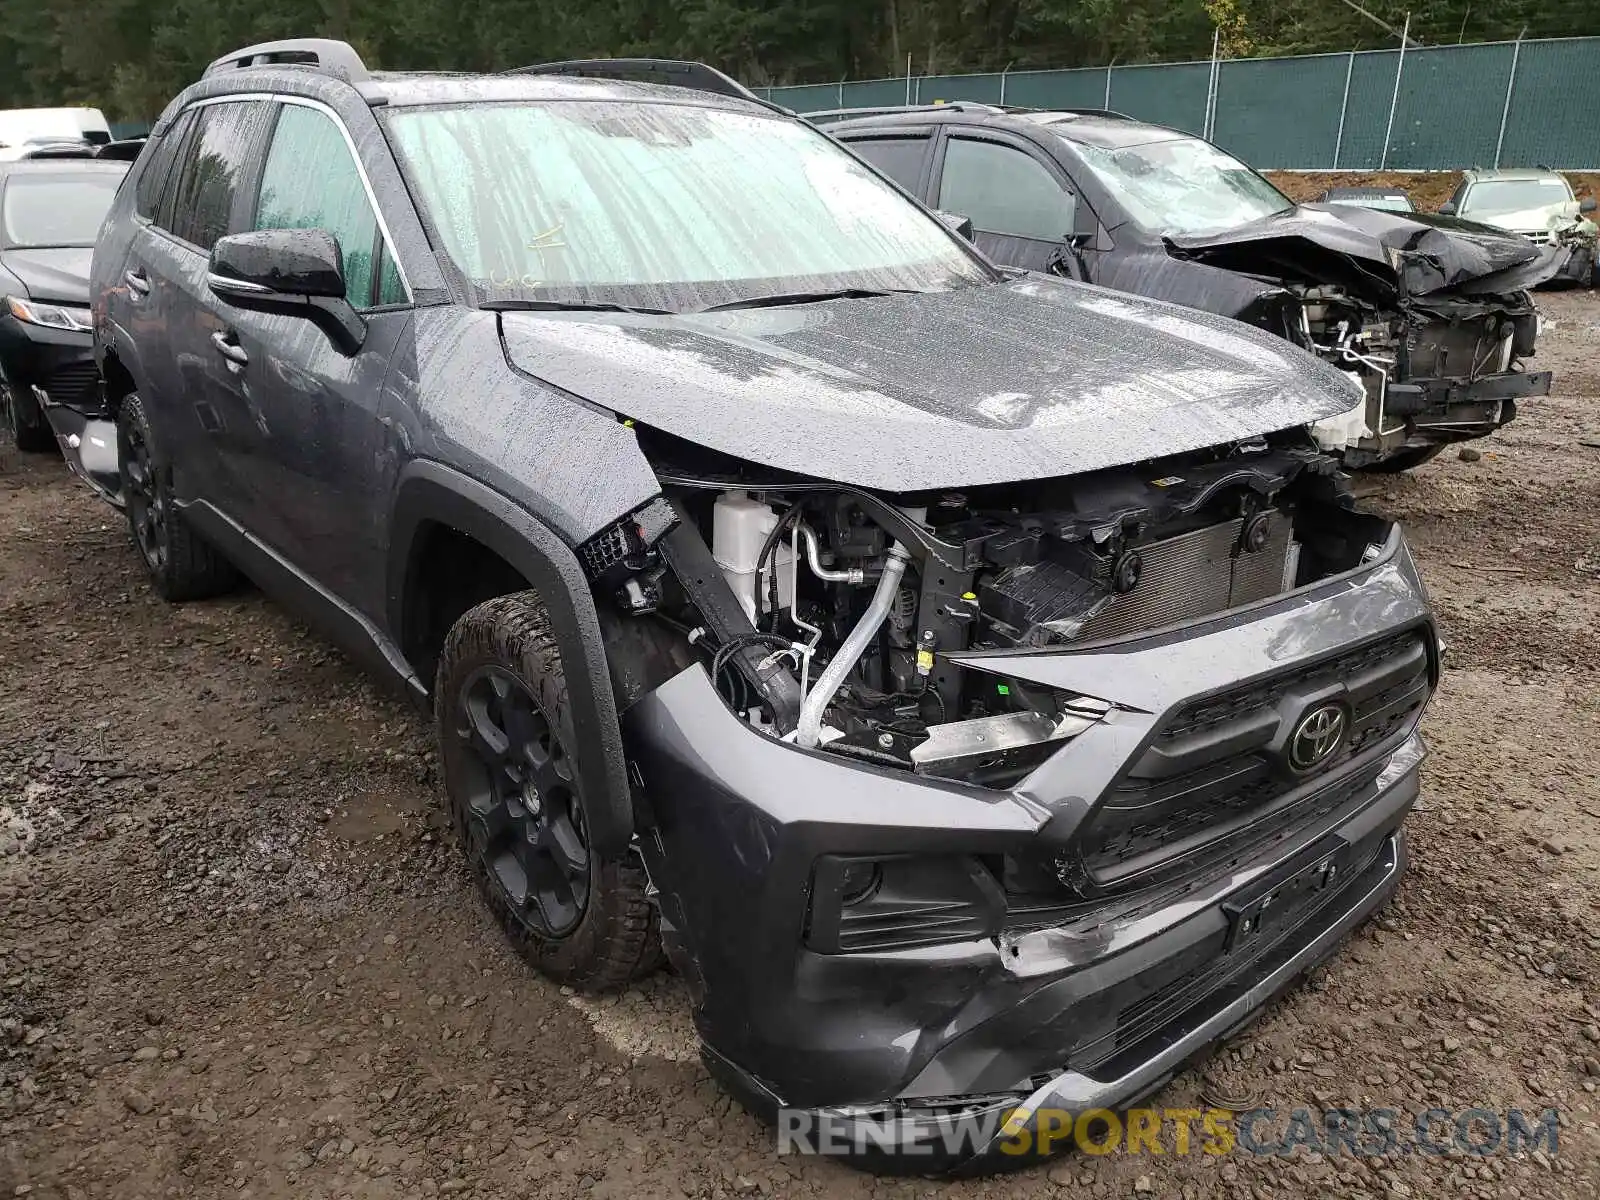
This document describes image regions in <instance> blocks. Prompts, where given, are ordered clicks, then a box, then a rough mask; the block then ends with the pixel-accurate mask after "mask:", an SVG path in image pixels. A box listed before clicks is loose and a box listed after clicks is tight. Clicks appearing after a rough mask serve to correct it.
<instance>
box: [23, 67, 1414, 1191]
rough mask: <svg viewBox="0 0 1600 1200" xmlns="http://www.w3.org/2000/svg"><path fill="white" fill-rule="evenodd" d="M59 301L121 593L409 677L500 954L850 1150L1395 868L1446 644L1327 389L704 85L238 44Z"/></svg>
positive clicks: (1119, 1047)
mask: <svg viewBox="0 0 1600 1200" xmlns="http://www.w3.org/2000/svg"><path fill="white" fill-rule="evenodd" d="M640 76H647V77H651V78H653V79H655V80H656V82H648V81H640V79H639V78H638V77H640ZM93 305H94V318H93V319H94V325H95V333H96V339H97V352H98V356H99V362H100V366H101V370H102V373H103V378H104V385H105V386H104V393H103V398H102V400H101V401H100V402H99V403H96V404H81V405H80V406H78V407H71V406H68V405H59V406H56V407H54V408H53V409H52V411H51V417H52V419H53V421H54V422H55V423H56V428H57V432H58V434H59V435H60V438H61V440H62V441H63V443H64V444H65V445H66V446H67V448H68V453H69V457H70V458H71V460H72V463H73V465H74V467H75V468H76V469H77V470H78V471H80V473H82V474H83V475H84V476H85V478H86V479H88V480H89V481H90V482H91V483H93V484H95V485H96V486H97V487H99V488H100V490H101V491H102V492H103V493H104V494H105V496H106V497H107V498H108V499H110V500H112V501H113V502H115V503H119V504H122V505H125V506H126V509H127V515H128V518H129V521H130V524H131V526H132V529H133V532H134V535H135V540H136V541H137V544H138V548H139V551H140V552H141V554H142V556H143V559H144V562H145V564H146V565H147V567H148V569H149V574H150V576H151V578H152V580H153V581H154V585H155V587H156V589H157V590H158V591H160V592H161V593H162V594H163V595H164V596H166V597H168V598H169V599H172V600H184V599H191V598H195V597H201V596H205V595H209V594H212V593H215V592H218V591H220V590H221V589H224V588H226V587H227V586H229V585H230V583H231V582H232V581H233V580H234V579H235V577H236V572H242V573H243V574H245V575H247V576H249V577H250V578H252V579H253V580H255V581H256V582H257V583H258V584H259V585H260V586H261V587H262V588H264V589H266V590H267V591H268V592H270V593H272V594H273V595H275V596H276V597H278V598H279V599H280V600H281V601H282V602H283V603H284V604H286V605H287V606H289V607H291V608H292V609H293V610H294V611H295V612H297V613H299V614H302V615H303V616H304V617H305V618H306V619H307V620H309V621H312V622H314V623H316V624H317V625H319V626H320V627H321V628H322V629H323V630H325V631H326V633H327V635H328V636H329V637H330V638H331V639H333V640H335V641H336V642H337V643H338V644H340V645H341V646H342V647H344V648H345V649H346V650H347V651H348V652H349V653H350V654H352V655H353V656H355V657H357V658H359V659H360V660H362V661H364V662H366V663H368V664H370V665H371V666H372V667H373V668H374V669H375V670H377V671H378V672H380V673H383V674H385V675H387V676H390V677H392V678H394V679H396V680H398V681H400V682H401V683H402V684H403V685H404V686H405V687H407V688H408V689H409V690H410V691H411V692H412V693H413V694H414V695H415V696H416V697H417V698H418V699H419V700H420V701H422V702H424V703H427V704H430V705H431V707H432V711H433V712H434V714H435V719H436V722H437V732H438V737H439V743H440V752H441V774H442V776H443V784H444V790H445V792H446V795H447V799H448V803H449V806H450V809H451V811H452V812H453V814H454V817H455V821H456V823H457V825H458V827H459V831H460V836H461V840H462V844H463V846H464V848H465V852H466V856H467V859H468V861H469V863H470V866H471V870H472V871H473V873H474V874H475V876H476V878H477V880H478V882H479V884H480V885H481V887H482V890H483V892H484V894H485V896H486V897H487V900H488V903H489V905H490V906H491V907H492V909H493V911H494V912H495V914H496V916H497V917H498V919H499V920H500V921H501V922H502V923H503V925H504V927H505V929H506V931H507V932H508V933H509V935H510V936H511V938H512V940H513V941H514V942H515V944H516V945H517V947H518V949H519V950H520V951H521V952H522V953H523V954H524V955H525V956H526V958H527V959H528V961H529V962H530V963H532V964H533V966H534V967H535V968H537V969H538V970H539V971H541V972H543V973H545V974H546V975H548V976H550V977H551V978H554V979H557V980H560V981H563V982H565V983H568V984H571V985H574V986H577V987H582V988H610V987H617V986H620V985H622V984H625V983H626V982H627V981H628V980H629V979H631V978H633V977H636V976H637V975H639V974H641V973H643V972H646V971H649V970H652V969H655V968H656V967H657V966H658V965H659V961H660V959H661V957H662V956H663V955H665V957H666V958H669V959H670V960H671V962H672V963H673V965H674V967H675V968H676V970H677V971H678V972H679V973H680V974H681V975H682V976H683V978H684V980H685V981H686V983H687V988H688V992H689V994H690V995H691V997H692V1003H693V1006H694V1016H695V1021H696V1024H697V1028H698V1030H699V1033H700V1036H701V1039H702V1042H703V1046H704V1057H705V1061H706V1063H707V1065H708V1067H709V1068H710V1070H711V1071H712V1072H713V1073H714V1074H715V1076H716V1077H717V1078H718V1079H720V1080H721V1081H723V1083H724V1084H725V1085H726V1086H727V1087H728V1088H729V1089H731V1090H732V1091H733V1092H734V1093H735V1094H736V1095H737V1096H738V1097H739V1098H740V1099H741V1100H742V1101H743V1102H745V1103H746V1104H747V1105H748V1106H750V1107H751V1108H752V1109H753V1110H755V1111H756V1112H758V1113H760V1114H763V1115H765V1116H768V1117H769V1118H770V1117H774V1116H776V1115H777V1113H778V1110H780V1109H786V1110H788V1112H787V1114H786V1115H787V1116H792V1115H793V1114H795V1113H799V1114H802V1115H808V1114H809V1115H819V1114H826V1115H827V1117H828V1119H829V1120H830V1121H833V1122H836V1123H843V1125H844V1126H845V1127H848V1128H852V1129H860V1130H869V1131H875V1132H874V1133H873V1134H872V1136H871V1137H868V1138H866V1139H864V1140H865V1142H866V1143H870V1149H871V1151H872V1156H871V1157H870V1158H869V1159H868V1160H865V1161H867V1162H869V1163H870V1164H871V1165H877V1166H884V1167H894V1166H904V1165H906V1164H910V1165H911V1166H912V1167H914V1168H915V1169H917V1170H937V1169H955V1168H971V1169H981V1167H983V1166H984V1165H985V1164H987V1163H989V1162H991V1161H993V1160H994V1159H993V1156H995V1155H996V1154H997V1152H998V1148H999V1145H1000V1140H1001V1137H1002V1135H1003V1134H1005V1133H1006V1132H1007V1131H1009V1133H1010V1135H1012V1136H1014V1135H1015V1133H1016V1131H1017V1129H1018V1128H1022V1127H1025V1126H1026V1123H1027V1121H1029V1120H1031V1119H1033V1118H1031V1117H1029V1116H1027V1115H1026V1114H1027V1113H1033V1112H1038V1111H1040V1110H1043V1109H1050V1108H1056V1109H1069V1110H1081V1109H1086V1108H1093V1107H1106V1106H1114V1105H1117V1104H1121V1103H1123V1102H1127V1101H1131V1100H1134V1099H1135V1098H1137V1097H1140V1096H1143V1095H1145V1094H1148V1093H1149V1092H1151V1091H1153V1090H1154V1089H1156V1088H1159V1087H1160V1086H1161V1085H1162V1084H1163V1083H1164V1082H1165V1081H1166V1080H1167V1079H1168V1078H1170V1077H1171V1076H1172V1075H1173V1074H1174V1073H1175V1072H1176V1071H1178V1070H1179V1069H1180V1067H1181V1066H1182V1065H1183V1064H1184V1063H1185V1062H1187V1061H1189V1060H1190V1059H1191V1058H1193V1057H1194V1056H1196V1055H1198V1054H1200V1053H1202V1052H1203V1051H1205V1050H1206V1049H1207V1048H1208V1047H1210V1046H1212V1045H1213V1044H1215V1043H1216V1042H1217V1041H1219V1040H1220V1039H1222V1038H1225V1037H1227V1036H1228V1035H1229V1034H1231V1033H1232V1032H1234V1031H1235V1030H1237V1029H1239V1028H1240V1027H1241V1026H1243V1025H1244V1024H1245V1023H1246V1022H1248V1021H1249V1020H1251V1019H1252V1017H1254V1016H1255V1015H1256V1014H1257V1013H1258V1012H1259V1011H1260V1009H1261V1008H1262V1006H1263V1005H1264V1004H1266V1003H1267V1002H1268V1000H1269V999H1270V998H1271V997H1272V996H1274V995H1275V994H1277V993H1278V992H1279V991H1281V990H1282V989H1284V988H1285V987H1287V986H1288V985H1289V984H1290V983H1291V982H1292V981H1293V980H1295V979H1296V978H1297V977H1298V976H1299V975H1301V974H1302V973H1304V972H1305V971H1306V970H1308V969H1309V968H1311V967H1312V966H1313V965H1315V964H1317V963H1320V962H1322V961H1323V960H1324V959H1326V958H1327V957H1328V956H1329V955H1330V954H1331V953H1333V951H1334V949H1335V947H1336V946H1337V945H1338V943H1339V942H1340V940H1341V939H1342V938H1343V937H1344V936H1345V935H1346V934H1348V933H1349V932H1350V931H1351V930H1352V929H1354V928H1355V927H1356V926H1357V925H1358V924H1360V923H1361V922H1362V921H1363V920H1364V919H1365V918H1366V917H1368V916H1369V915H1370V914H1371V913H1372V912H1373V911H1374V910H1375V909H1377V908H1378V907H1379V906H1380V905H1381V904H1383V903H1384V901H1385V900H1386V898H1387V897H1388V896H1389V895H1390V893H1391V892H1392V891H1393V889H1394V888H1395V886H1396V883H1397V881H1398V879H1399V877H1400V874H1401V872H1402V871H1403V869H1404V865H1405V849H1404V844H1405V843H1404V837H1403V834H1402V831H1401V822H1402V818H1403V817H1404V816H1405V814H1406V812H1407V810H1408V809H1409V808H1410V806H1411V804H1412V802H1413V801H1414V800H1415V798H1416V796H1417V787H1418V771H1419V766H1420V763H1421V761H1422V758H1423V753H1424V751H1423V746H1422V742H1421V740H1420V738H1419V735H1418V732H1417V724H1418V720H1419V718H1420V716H1421V714H1422V710H1423V708H1424V706H1425V704H1426V703H1427V701H1428V698H1429V696H1430V694H1431V691H1432V688H1433V686H1434V683H1435V680H1436V677H1437V674H1438V666H1439V663H1438V644H1437V640H1436V637H1435V630H1434V625H1433V621H1432V618H1431V615H1430V611H1429V607H1428V602H1427V598H1426V595H1425V593H1424V590H1423V587H1422V584H1421V582H1420V581H1419V579H1418V576H1417V572H1416V570H1415V568H1414V566H1413V564H1412V560H1411V557H1410V555H1409V554H1408V552H1407V550H1406V547H1405V544H1404V542H1403V540H1402V538H1401V535H1400V533H1399V531H1398V530H1397V529H1396V528H1395V527H1394V526H1393V525H1391V524H1389V523H1388V522H1386V521H1383V520H1380V519H1378V518H1376V517H1373V516H1367V515H1362V514H1361V513H1359V512H1357V511H1356V510H1355V508H1354V506H1353V504H1352V502H1351V499H1350V496H1349V493H1348V492H1347V490H1346V488H1345V485H1344V483H1343V482H1342V478H1341V476H1340V475H1339V473H1338V472H1337V470H1336V469H1335V463H1334V462H1333V461H1332V460H1331V459H1329V458H1328V457H1327V456H1326V455H1324V454H1322V453H1319V452H1318V451H1317V449H1316V448H1315V446H1314V445H1313V444H1311V443H1310V442H1309V440H1308V437H1307V434H1306V432H1305V428H1306V426H1307V424H1308V423H1309V422H1314V421H1317V420H1321V419H1323V418H1326V417H1329V416H1333V415H1335V414H1338V413H1342V412H1344V411H1346V410H1348V409H1349V408H1350V406H1351V404H1352V403H1353V401H1354V399H1355V390H1354V387H1353V385H1352V384H1351V383H1350V381H1349V380H1348V379H1346V378H1345V377H1344V376H1343V375H1342V374H1340V373H1339V372H1338V371H1337V370H1335V369H1334V368H1333V367H1331V366H1328V365H1326V364H1323V363H1321V362H1319V361H1318V360H1317V359H1315V358H1313V357H1312V356H1311V355H1309V354H1306V353H1304V352H1303V351H1301V350H1299V349H1297V348H1296V347H1294V346H1292V345H1290V344H1288V343H1287V342H1285V341H1283V340H1282V339H1279V338H1275V337H1273V336H1272V335H1271V334H1269V333H1267V332H1265V331H1262V330H1257V329H1252V328H1249V327H1247V326H1245V325H1242V324H1238V323H1235V322H1232V321H1228V320H1226V319H1223V318H1220V317H1214V316H1210V315H1207V314H1203V313H1197V312H1190V311H1186V310H1182V309H1179V308H1176V307H1173V306H1170V305H1167V304H1162V303H1159V302H1152V301H1148V300H1145V299H1141V298H1138V297H1133V296H1126V295H1119V294H1115V293H1111V292H1106V291H1102V290H1100V289H1097V288H1094V287H1089V286H1085V285H1082V284H1078V283H1073V282H1069V281H1065V280H1060V279H1052V278H1046V277H1043V276H1039V275H1031V274H1026V273H1023V272H1018V271H1007V270H1002V269H999V268H997V267H995V266H993V265H992V264H991V263H990V262H989V261H988V260H987V259H985V258H984V257H983V256H982V255H981V254H979V253H978V252H977V251H976V250H975V249H974V248H973V247H972V246H971V245H970V244H969V243H968V242H967V241H965V240H964V239H963V238H961V237H960V236H959V235H958V234H956V233H954V232H952V230H951V229H949V228H948V227H947V226H946V224H945V223H943V222H941V220H939V219H938V217H937V216H936V215H934V214H933V213H930V212H929V211H928V210H926V209H924V208H922V207H920V206H919V205H918V204H916V203H915V202H913V201H912V200H910V199H908V198H907V197H906V196H905V195H904V194H903V193H902V192H901V191H900V190H899V189H898V188H897V187H896V186H895V185H893V184H891V183H889V182H887V181H886V180H885V179H884V178H883V177H882V176H880V175H878V174H877V173H876V172H875V171H874V170H873V169H872V168H870V167H868V166H866V165H865V164H864V163H863V162H862V161H861V160H859V159H857V158H856V157H854V156H853V154H852V153H851V152H850V151H848V150H846V149H844V148H843V147H841V146H840V145H839V144H838V143H836V142H834V141H832V140H830V139H829V138H827V137H826V136H824V135H823V134H822V133H820V132H818V131H817V130H815V129H813V128H811V127H810V126H808V125H807V124H805V123H804V122H802V121H800V120H798V119H795V118H794V117H792V116H791V115H789V114H787V113H784V112H782V111H781V110H777V109H774V108H773V107H771V106H769V105H766V104H764V103H762V102H760V101H759V100H757V99H755V98H754V97H752V96H751V95H749V93H747V92H745V91H744V89H742V88H741V87H739V85H737V84H735V83H734V82H733V81H731V80H728V79H726V78H725V77H723V76H720V75H718V74H716V73H715V72H712V71H710V70H709V69H707V68H703V67H699V66H692V65H686V64H673V63H661V62H654V61H637V60H631V61H624V62H611V63H569V64H555V65H552V66H545V67H539V68H533V69H530V70H528V71H524V72H514V73H510V74H506V75H499V76H471V77H464V76H435V75H420V74H419V75H407V74H388V73H379V72H370V71H368V70H367V69H366V68H365V67H364V66H363V65H362V63H361V62H360V60H359V59H358V58H357V56H356V55H355V54H354V52H353V51H351V49H350V48H349V47H348V46H344V45H342V44H339V43H332V42H323V41H296V42H289V43H277V44H273V45H268V46H261V47H251V48H249V49H246V50H241V51H239V52H237V53H235V54H233V55H230V56H229V57H228V58H226V59H224V60H222V61H220V62H218V63H217V64H214V65H213V67H212V68H211V69H210V70H208V71H207V72H206V75H205V78H204V79H203V80H201V81H200V82H199V83H197V84H195V85H194V86H192V87H191V88H189V89H188V90H187V91H185V92H184V93H183V94H182V95H181V96H179V97H178V98H177V99H176V100H175V101H173V103H172V104H171V105H170V106H169V108H168V109H167V111H166V112H165V113H164V114H163V115H162V117H161V118H160V121H159V122H158V124H157V125H156V128H155V130H154V133H153V134H152V136H151V139H150V142H149V145H148V147H147V148H146V150H145V152H144V154H143V155H142V157H141V158H140V160H139V162H138V164H137V165H136V167H135V168H134V171H133V173H132V176H131V178H130V181H129V183H128V184H127V186H125V187H124V188H123V190H122V192H121V194H120V195H119V197H118V200H117V202H116V205H115V207H114V209H113V211H112V215H111V218H110V221H109V224H108V226H107V228H106V231H105V234H104V236H103V238H102V240H101V242H100V245H99V247H98V249H97V251H96V255H95V262H94V288H93ZM1019 1108H1021V1109H1024V1110H1025V1111H1024V1112H1022V1113H1019V1112H1018V1111H1017V1110H1018V1109H1019ZM1006 1116H1010V1117H1011V1124H1010V1125H1008V1126H1004V1127H1001V1126H1000V1125H997V1124H994V1123H992V1122H991V1123H990V1124H988V1125H985V1124H984V1122H985V1121H987V1120H990V1118H996V1117H998V1118H1004V1117H1006ZM956 1117H960V1118H962V1119H964V1120H966V1121H967V1124H966V1125H965V1126H964V1128H966V1129H968V1130H969V1131H971V1130H978V1131H980V1133H979V1135H976V1136H973V1137H969V1138H966V1139H964V1140H963V1139H955V1140H954V1141H952V1140H951V1139H950V1138H948V1137H947V1136H946V1135H945V1134H944V1133H941V1130H944V1129H947V1126H946V1125H945V1124H944V1123H945V1122H948V1121H949V1120H951V1119H952V1118H956ZM974 1121H975V1122H976V1124H973V1123H972V1122H974ZM885 1129H889V1130H892V1136H890V1137H885V1136H883V1133H884V1130H885ZM983 1131H986V1132H983ZM832 1140H834V1141H835V1143H836V1146H837V1139H832ZM845 1144H847V1145H848V1144H850V1139H849V1138H846V1139H845Z"/></svg>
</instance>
